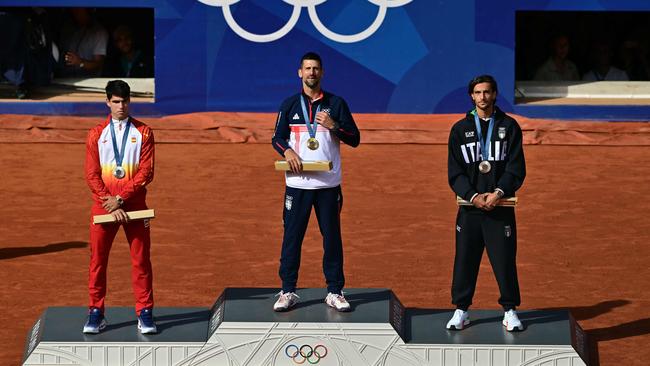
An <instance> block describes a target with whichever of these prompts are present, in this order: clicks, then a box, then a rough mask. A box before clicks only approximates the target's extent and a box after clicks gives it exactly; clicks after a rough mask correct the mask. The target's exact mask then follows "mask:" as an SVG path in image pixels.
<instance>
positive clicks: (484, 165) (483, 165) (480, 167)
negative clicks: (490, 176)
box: [478, 160, 492, 174]
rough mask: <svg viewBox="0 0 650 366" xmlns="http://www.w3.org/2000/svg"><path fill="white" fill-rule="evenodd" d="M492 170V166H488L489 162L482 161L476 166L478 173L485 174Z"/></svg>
mask: <svg viewBox="0 0 650 366" xmlns="http://www.w3.org/2000/svg"><path fill="white" fill-rule="evenodd" d="M490 170H492V164H490V162H489V161H487V160H483V161H482V162H481V163H480V164H479V165H478V171H479V172H481V173H483V174H487V173H489V172H490Z"/></svg>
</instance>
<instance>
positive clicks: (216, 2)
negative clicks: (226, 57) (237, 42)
mask: <svg viewBox="0 0 650 366" xmlns="http://www.w3.org/2000/svg"><path fill="white" fill-rule="evenodd" d="M198 1H199V2H201V3H203V4H206V5H210V6H215V7H221V11H222V12H223V17H224V18H225V19H226V23H227V24H228V26H229V27H230V29H232V31H233V32H235V33H236V34H237V35H238V36H240V37H242V38H244V39H246V40H249V41H251V42H258V43H265V42H273V41H276V40H278V39H280V38H282V37H284V36H286V35H287V34H288V33H289V32H290V31H291V30H292V29H293V27H295V25H296V23H298V18H300V12H301V10H302V8H307V12H308V13H309V19H311V22H312V24H313V25H314V27H315V28H316V29H317V30H318V31H319V32H320V34H322V35H323V36H325V37H327V38H329V39H331V40H332V41H335V42H339V43H355V42H359V41H363V40H364V39H366V38H368V37H370V36H371V35H373V34H375V32H376V31H377V30H378V29H379V27H381V25H382V23H383V22H384V18H385V17H386V12H387V10H388V8H396V7H399V6H403V5H406V4H408V3H410V2H411V1H413V0H368V1H369V2H370V3H371V4H374V5H377V6H378V8H379V9H378V10H377V16H376V17H375V20H374V21H373V22H372V24H370V25H369V26H368V28H366V29H365V30H363V31H361V32H359V33H356V34H339V33H336V32H334V31H332V30H330V29H329V28H327V27H326V26H325V25H324V24H323V22H321V20H320V18H319V17H318V13H317V11H316V6H318V5H320V4H323V3H324V2H326V1H327V0H282V1H284V2H285V3H287V4H289V5H293V11H292V12H291V16H290V17H289V20H288V21H287V23H286V24H285V25H284V26H282V27H281V28H280V29H278V30H276V31H275V32H272V33H268V34H255V33H251V32H249V31H247V30H246V29H244V28H243V27H242V26H240V25H239V23H237V21H236V20H235V18H234V17H233V15H232V12H231V11H230V5H234V4H236V3H238V2H240V1H241V0H198Z"/></svg>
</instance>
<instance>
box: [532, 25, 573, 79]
mask: <svg viewBox="0 0 650 366" xmlns="http://www.w3.org/2000/svg"><path fill="white" fill-rule="evenodd" d="M569 49H570V44H569V38H568V37H567V36H566V35H563V34H562V35H559V36H556V37H555V38H553V40H552V41H551V51H552V55H551V57H549V59H548V60H546V62H544V63H543V64H542V66H540V67H539V69H537V71H536V72H535V80H539V81H573V80H580V74H578V68H577V67H576V65H575V64H574V63H573V62H572V61H571V60H569V59H568V58H567V57H568V56H569Z"/></svg>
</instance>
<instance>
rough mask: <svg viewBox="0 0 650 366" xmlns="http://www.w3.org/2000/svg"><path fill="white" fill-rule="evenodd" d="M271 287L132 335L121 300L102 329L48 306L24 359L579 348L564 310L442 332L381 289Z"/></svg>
mask: <svg viewBox="0 0 650 366" xmlns="http://www.w3.org/2000/svg"><path fill="white" fill-rule="evenodd" d="M277 292H278V290H277V289H263V288H228V289H226V290H225V291H224V292H223V293H222V294H221V296H220V297H219V298H218V299H217V300H216V302H215V303H214V305H213V306H212V307H211V308H210V309H207V308H156V309H155V311H154V313H155V317H156V322H157V324H158V328H159V330H160V333H159V334H156V335H149V336H142V335H140V334H139V333H138V331H137V329H136V321H135V314H134V312H133V309H130V308H109V309H107V311H106V317H107V319H108V321H109V327H108V328H107V330H106V331H105V332H103V333H101V334H99V335H92V336H89V335H83V334H82V333H81V328H82V325H83V323H84V321H85V318H86V311H87V310H86V309H85V308H49V309H48V310H47V311H46V312H45V313H44V314H43V316H42V317H41V318H40V319H39V320H38V321H37V322H36V324H35V325H34V327H33V329H32V331H31V332H30V334H29V336H28V341H27V345H26V350H25V359H24V365H41V366H42V365H62V364H72V365H87V366H95V365H101V366H108V365H111V366H112V365H117V366H145V365H147V366H149V365H150V366H172V365H174V366H190V365H192V366H207V365H228V366H235V365H241V366H243V365H254V366H258V365H260V366H271V365H273V366H275V365H278V366H281V365H296V364H304V365H308V364H318V365H321V366H328V365H337V366H344V365H348V366H361V365H373V366H392V365H396V366H410V365H429V366H433V365H443V366H452V365H453V366H470V365H471V366H496V365H504V366H551V365H553V366H582V365H585V361H583V360H587V359H588V358H587V357H588V355H587V352H586V349H587V348H586V339H585V335H584V332H583V331H582V329H581V328H580V326H579V325H578V324H577V323H576V322H575V321H574V320H573V318H572V317H571V316H570V314H569V313H568V312H567V311H552V312H549V311H535V310H531V311H520V312H519V314H520V318H521V319H522V321H523V322H524V324H525V326H526V330H525V331H524V332H517V333H509V332H507V331H505V329H504V328H503V326H502V325H501V320H502V317H503V313H502V312H501V311H496V310H471V311H470V318H471V320H472V323H471V325H470V326H469V327H468V328H466V329H464V330H462V331H447V330H446V329H445V324H446V322H447V320H448V319H449V318H450V317H451V315H452V313H453V310H450V309H446V310H435V309H404V307H403V306H402V304H401V303H400V301H399V299H398V298H397V297H396V296H395V294H394V293H393V292H392V291H391V290H388V289H346V298H347V299H348V300H349V302H350V304H351V306H352V311H351V312H347V313H340V312H337V311H336V310H334V309H332V308H330V307H328V306H327V305H326V304H325V303H324V298H325V296H326V290H324V289H300V290H298V291H297V293H298V295H299V296H300V302H299V304H298V305H297V306H296V307H295V308H294V309H293V310H291V311H289V312H283V313H277V312H274V311H273V310H272V308H273V303H274V302H275V301H276V299H277V298H276V297H275V295H276V294H277Z"/></svg>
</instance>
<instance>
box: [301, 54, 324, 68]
mask: <svg viewBox="0 0 650 366" xmlns="http://www.w3.org/2000/svg"><path fill="white" fill-rule="evenodd" d="M305 60H313V61H318V65H320V68H321V69H322V68H323V60H321V58H320V55H319V54H317V53H316V52H307V53H305V54H304V55H302V58H300V67H302V63H303V61H305Z"/></svg>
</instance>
